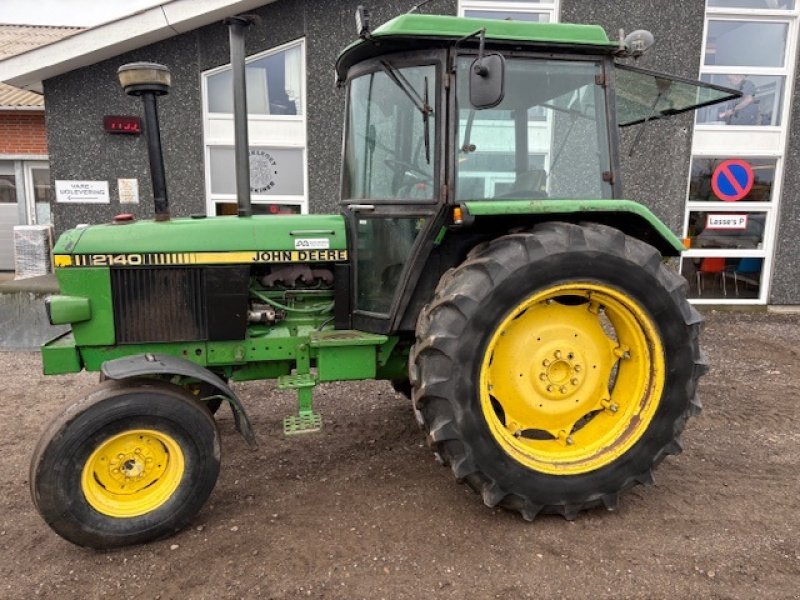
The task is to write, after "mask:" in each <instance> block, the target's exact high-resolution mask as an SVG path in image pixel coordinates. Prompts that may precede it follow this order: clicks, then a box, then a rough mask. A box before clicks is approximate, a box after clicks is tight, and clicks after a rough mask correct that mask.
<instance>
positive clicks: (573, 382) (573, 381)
mask: <svg viewBox="0 0 800 600" xmlns="http://www.w3.org/2000/svg"><path fill="white" fill-rule="evenodd" d="M570 383H571V384H572V385H578V379H577V378H575V377H573V378H572V380H571V381H570Z"/></svg>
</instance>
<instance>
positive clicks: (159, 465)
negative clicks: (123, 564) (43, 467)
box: [81, 429, 185, 518]
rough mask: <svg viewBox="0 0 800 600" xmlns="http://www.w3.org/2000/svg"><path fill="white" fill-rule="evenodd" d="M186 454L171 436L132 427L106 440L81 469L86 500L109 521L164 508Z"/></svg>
mask: <svg viewBox="0 0 800 600" xmlns="http://www.w3.org/2000/svg"><path fill="white" fill-rule="evenodd" d="M184 468H185V463H184V458H183V452H182V451H181V448H180V446H179V445H178V443H177V442H176V441H175V440H174V439H173V438H172V437H170V436H169V435H166V434H165V433H163V432H161V431H154V430H152V429H132V430H130V431H125V432H123V433H119V434H117V435H115V436H112V437H110V438H108V439H107V440H105V441H103V443H101V444H100V445H99V446H98V447H97V448H96V449H95V451H94V452H92V455H91V456H90V457H89V459H88V460H87V461H86V464H85V465H84V466H83V473H82V474H81V488H82V490H83V495H84V496H85V497H86V501H87V502H88V503H89V505H90V506H91V507H92V508H94V509H95V510H96V511H97V512H99V513H101V514H104V515H107V516H109V517H117V518H130V517H138V516H140V515H144V514H146V513H149V512H150V511H152V510H155V509H157V508H158V507H160V506H162V505H163V504H164V503H165V502H166V501H167V500H168V499H169V498H170V497H171V496H172V494H173V493H174V492H175V490H176V489H178V485H179V484H180V482H181V478H182V477H183V472H184Z"/></svg>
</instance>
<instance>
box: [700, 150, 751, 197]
mask: <svg viewBox="0 0 800 600" xmlns="http://www.w3.org/2000/svg"><path fill="white" fill-rule="evenodd" d="M754 181H755V176H754V175H753V167H751V166H750V164H749V163H747V162H745V161H743V160H740V159H735V158H734V159H730V160H725V161H722V163H720V165H719V166H718V167H717V168H716V169H714V174H713V175H712V176H711V189H713V190H714V194H716V196H717V198H719V199H720V200H724V201H725V202H736V201H737V200H741V199H742V198H744V197H745V196H747V194H749V193H750V190H751V189H753V183H754Z"/></svg>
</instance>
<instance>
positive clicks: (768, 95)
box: [697, 74, 785, 125]
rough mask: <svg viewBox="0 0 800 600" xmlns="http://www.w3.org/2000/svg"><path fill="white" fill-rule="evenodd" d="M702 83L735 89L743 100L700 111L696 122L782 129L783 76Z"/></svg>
mask: <svg viewBox="0 0 800 600" xmlns="http://www.w3.org/2000/svg"><path fill="white" fill-rule="evenodd" d="M701 79H702V80H703V81H706V82H708V83H713V84H715V85H723V86H728V87H732V88H734V89H737V90H739V91H740V92H742V97H741V98H737V99H736V100H730V101H729V102H726V103H725V104H718V105H716V106H707V107H705V108H701V109H700V110H698V111H697V122H698V123H708V124H713V125H780V124H781V113H782V110H781V107H782V105H783V102H782V100H783V82H784V79H785V77H783V76H780V75H740V74H730V75H709V74H704V75H702V76H701Z"/></svg>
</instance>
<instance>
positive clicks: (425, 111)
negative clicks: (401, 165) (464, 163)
mask: <svg viewBox="0 0 800 600" xmlns="http://www.w3.org/2000/svg"><path fill="white" fill-rule="evenodd" d="M380 64H381V67H382V68H383V71H384V72H385V73H386V74H387V75H388V76H389V79H391V80H392V82H393V83H394V84H395V85H396V86H397V87H399V88H400V89H401V90H402V91H403V93H404V94H405V95H406V96H407V97H408V99H409V100H411V103H412V104H413V105H414V108H416V109H417V110H418V111H419V112H420V114H422V124H423V127H424V128H425V129H424V131H423V140H424V142H425V162H426V163H427V164H431V134H430V120H429V117H430V115H431V114H433V109H432V108H431V106H430V104H428V78H427V77H425V95H424V96H420V95H419V92H418V91H417V90H416V89H414V86H413V85H411V83H410V82H409V81H408V79H406V76H405V75H403V74H402V73H401V72H400V71H398V70H397V69H395V68H394V67H393V66H392V64H391V63H390V62H388V61H385V60H382V61H380Z"/></svg>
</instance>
